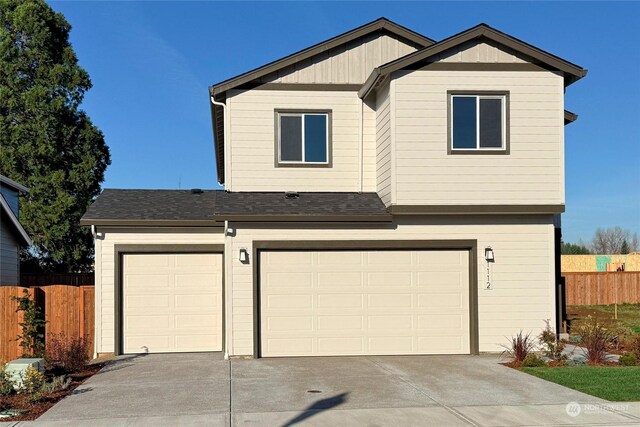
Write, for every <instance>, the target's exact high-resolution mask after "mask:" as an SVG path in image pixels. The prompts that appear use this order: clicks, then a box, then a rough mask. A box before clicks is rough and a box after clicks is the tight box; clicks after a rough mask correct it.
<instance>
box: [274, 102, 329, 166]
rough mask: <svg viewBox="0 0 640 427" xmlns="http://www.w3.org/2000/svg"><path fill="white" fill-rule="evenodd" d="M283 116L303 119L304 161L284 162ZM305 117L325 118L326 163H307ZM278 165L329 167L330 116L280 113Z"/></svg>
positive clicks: (312, 113) (323, 114) (310, 113)
mask: <svg viewBox="0 0 640 427" xmlns="http://www.w3.org/2000/svg"><path fill="white" fill-rule="evenodd" d="M283 116H291V117H300V118H301V122H302V123H301V124H302V126H301V132H302V135H301V138H300V140H301V143H302V160H282V145H281V129H282V126H281V122H280V118H281V117H283ZM304 116H324V118H325V122H324V124H325V158H326V159H327V160H326V161H324V162H307V161H305V160H304V158H305V154H306V153H305V140H304V138H305V132H304V122H305V120H304ZM278 163H279V164H282V165H328V164H329V114H328V113H314V112H308V113H304V112H301V113H278Z"/></svg>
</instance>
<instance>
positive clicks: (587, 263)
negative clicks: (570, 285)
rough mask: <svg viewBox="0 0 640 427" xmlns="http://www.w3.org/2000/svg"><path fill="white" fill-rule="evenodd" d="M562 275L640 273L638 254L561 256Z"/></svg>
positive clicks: (639, 255)
mask: <svg viewBox="0 0 640 427" xmlns="http://www.w3.org/2000/svg"><path fill="white" fill-rule="evenodd" d="M561 262H562V272H563V273H589V272H597V271H599V272H603V271H640V253H638V252H634V253H630V254H626V255H620V254H614V255H562V260H561Z"/></svg>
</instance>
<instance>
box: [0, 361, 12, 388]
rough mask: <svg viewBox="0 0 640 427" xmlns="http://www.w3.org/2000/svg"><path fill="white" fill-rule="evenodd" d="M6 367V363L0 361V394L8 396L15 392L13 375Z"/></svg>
mask: <svg viewBox="0 0 640 427" xmlns="http://www.w3.org/2000/svg"><path fill="white" fill-rule="evenodd" d="M5 367H6V365H5V364H4V363H0V396H8V395H10V394H13V392H14V388H13V385H14V383H13V380H12V379H11V375H9V374H8V373H7V372H6V371H5V370H4V369H5Z"/></svg>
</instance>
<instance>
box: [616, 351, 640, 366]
mask: <svg viewBox="0 0 640 427" xmlns="http://www.w3.org/2000/svg"><path fill="white" fill-rule="evenodd" d="M619 363H620V364H621V365H622V366H636V364H637V363H638V359H637V358H636V356H635V355H634V354H633V353H625V354H623V355H622V356H620V359H619Z"/></svg>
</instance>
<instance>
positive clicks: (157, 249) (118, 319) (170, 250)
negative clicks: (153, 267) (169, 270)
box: [113, 244, 225, 355]
mask: <svg viewBox="0 0 640 427" xmlns="http://www.w3.org/2000/svg"><path fill="white" fill-rule="evenodd" d="M113 251H114V268H115V277H114V279H115V288H114V299H115V304H114V307H115V313H114V329H115V330H114V338H115V348H114V351H115V354H116V355H120V354H123V351H124V332H123V326H124V325H123V321H122V320H123V316H124V303H123V301H122V296H123V293H124V290H123V285H124V276H123V273H124V269H123V268H122V267H123V255H138V254H172V255H173V254H202V253H211V254H222V265H223V268H222V283H223V286H222V301H223V303H222V345H223V350H224V343H225V324H224V319H225V315H224V310H225V306H224V280H225V279H224V275H225V271H224V245H222V244H220V245H206V244H193V245H189V244H171V245H169V244H166V245H163V244H157V245H156V244H148V245H114V247H113Z"/></svg>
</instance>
